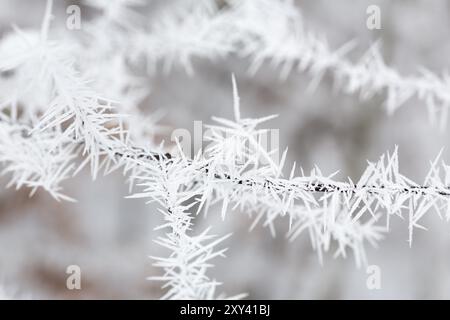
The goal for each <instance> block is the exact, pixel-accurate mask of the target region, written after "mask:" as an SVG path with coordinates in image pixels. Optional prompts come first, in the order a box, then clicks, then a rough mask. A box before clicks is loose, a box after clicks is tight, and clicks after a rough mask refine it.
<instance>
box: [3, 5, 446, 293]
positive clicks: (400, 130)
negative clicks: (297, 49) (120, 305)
mask: <svg viewBox="0 0 450 320" xmlns="http://www.w3.org/2000/svg"><path fill="white" fill-rule="evenodd" d="M70 4H80V3H78V2H77V1H62V0H58V1H55V6H56V8H55V13H56V14H64V11H65V8H66V7H67V6H68V5H70ZM371 4H375V5H378V6H379V7H380V8H381V25H382V29H381V30H368V29H367V28H366V19H367V17H368V15H367V14H366V9H367V7H368V6H369V5H371ZM161 5H165V2H164V1H150V4H149V6H148V10H149V14H150V17H151V10H152V6H161ZM297 5H298V7H299V8H300V9H301V10H302V13H303V18H304V20H305V24H306V26H307V27H308V28H309V29H311V30H314V31H315V32H317V33H319V34H323V35H325V36H326V38H327V39H328V40H329V43H330V46H331V47H332V48H338V47H339V46H341V45H342V44H343V43H345V42H347V41H349V40H351V39H356V40H357V42H358V49H356V50H355V52H354V53H353V54H354V56H355V57H356V58H357V57H358V56H359V55H361V54H363V53H364V52H365V51H366V50H367V49H368V48H369V46H370V44H371V43H373V42H374V41H376V40H381V41H382V43H383V46H382V53H383V56H384V58H385V61H386V62H387V64H388V65H391V66H395V68H396V69H397V70H399V71H400V72H401V73H402V74H412V73H415V72H416V71H417V70H418V68H419V67H421V66H424V67H426V68H428V69H430V70H431V71H433V72H435V73H437V74H441V73H442V72H443V71H444V70H446V69H447V68H448V57H449V54H450V41H449V40H450V2H448V1H446V0H435V1H425V0H408V1H400V0H398V1H388V0H386V1H374V0H371V1H366V0H360V1H351V0H339V1H325V0H315V1H312V0H303V1H297ZM80 6H81V8H82V15H83V14H84V12H86V15H87V16H89V15H90V14H91V13H90V12H89V10H90V9H89V8H88V7H86V6H83V5H82V4H80ZM44 7H45V1H44V0H40V1H31V0H2V1H0V35H4V34H5V33H6V32H9V31H10V30H11V25H12V24H16V25H18V26H20V27H21V28H28V27H38V26H39V25H40V23H41V19H42V16H43V12H44ZM82 17H83V16H82ZM353 54H352V55H353ZM247 68H248V61H245V60H242V59H237V58H227V59H221V60H218V61H215V62H211V61H205V60H201V59H197V60H194V70H195V75H194V76H192V77H191V76H188V75H187V74H186V72H185V71H184V70H183V69H182V68H174V69H172V70H171V71H170V72H169V73H168V74H156V75H154V76H152V77H151V78H149V79H148V80H149V81H148V83H149V86H150V90H151V92H150V95H149V97H148V98H147V99H146V102H145V103H146V104H147V107H148V108H149V110H157V109H161V110H164V111H165V117H164V118H163V119H162V121H161V122H162V123H163V124H164V125H165V126H168V128H172V129H175V128H186V129H188V130H191V131H192V130H193V121H194V120H199V121H200V120H201V121H203V122H209V121H210V118H211V116H213V115H215V116H223V117H231V116H232V87H231V80H230V75H231V73H235V75H236V79H237V82H238V87H239V93H240V97H241V106H242V114H243V116H249V117H260V116H265V115H269V114H273V113H277V114H279V117H278V118H277V119H275V120H273V121H272V122H271V123H270V124H269V127H271V128H278V129H280V144H281V147H282V148H284V147H286V146H289V161H288V163H292V161H294V160H296V161H297V162H298V163H299V164H301V166H302V167H303V168H304V169H305V170H306V171H308V170H310V169H311V168H312V167H313V165H314V164H316V165H318V166H319V167H320V168H321V169H322V171H323V172H324V173H332V172H334V171H336V170H340V174H339V176H340V178H342V179H344V178H346V177H347V176H349V177H351V178H352V179H354V180H357V179H358V178H359V176H360V174H361V173H362V171H363V170H364V168H365V166H366V163H367V162H366V160H373V161H374V160H376V159H377V158H378V157H379V156H380V155H381V154H382V153H383V152H385V151H387V150H393V148H394V146H395V145H398V146H399V158H400V164H401V171H402V173H403V174H405V175H406V176H408V177H410V178H412V179H414V180H416V181H422V179H423V178H424V176H425V174H426V173H427V170H428V168H429V161H430V160H432V159H434V157H435V156H436V155H437V154H438V152H439V151H440V149H441V148H442V147H447V140H448V139H447V137H448V136H449V131H448V130H450V129H447V130H444V131H441V130H439V128H437V127H433V126H432V125H431V124H430V123H429V121H428V115H427V111H426V108H425V106H424V105H423V103H421V102H420V101H416V100H411V101H408V102H407V103H406V104H405V105H404V106H403V107H402V108H400V109H399V110H398V111H397V112H396V113H395V114H394V115H392V116H388V115H387V113H386V112H385V110H384V109H383V107H382V104H383V96H378V97H375V98H373V99H371V100H369V101H361V100H359V99H358V97H357V96H356V95H354V96H349V95H346V94H344V93H342V92H339V91H336V90H334V89H333V86H332V81H331V79H330V78H324V79H323V81H322V82H321V83H320V85H319V86H318V87H317V89H316V90H315V91H314V92H309V91H308V90H307V88H308V85H309V84H310V82H311V77H310V76H309V75H307V74H299V73H292V74H291V75H290V76H289V77H288V78H287V80H283V81H282V80H280V76H279V72H277V70H274V69H273V68H271V67H270V66H268V65H263V67H262V68H261V69H260V70H259V71H258V72H257V73H256V75H254V76H250V75H249V74H248V72H247ZM169 137H170V135H169ZM444 159H445V160H447V161H450V149H449V148H446V149H445V150H444ZM0 181H1V184H0V185H1V188H0V287H3V289H4V290H5V292H8V294H9V295H10V296H15V297H18V298H20V297H25V298H32V299H66V298H68V299H102V298H108V299H109V298H111V299H157V298H159V297H160V296H161V295H162V291H161V288H160V285H161V284H160V283H156V282H151V281H147V280H146V279H145V278H146V277H148V276H153V275H159V274H160V273H161V270H159V269H157V268H154V267H152V260H151V259H150V258H148V256H149V255H153V256H154V255H158V253H160V252H161V249H160V248H159V247H158V246H157V245H156V244H154V243H153V242H152V239H154V238H155V237H156V236H157V234H158V232H160V231H154V230H153V228H154V227H155V226H157V225H158V224H159V223H160V222H161V216H160V215H159V214H157V212H156V208H155V207H153V206H151V205H146V204H145V203H144V201H143V200H135V199H125V196H126V195H127V194H128V187H127V186H126V185H125V184H124V178H123V177H122V176H121V175H120V173H114V174H111V175H108V176H105V177H99V178H98V179H97V180H96V181H92V180H91V178H90V175H89V173H88V172H82V173H81V174H79V175H78V176H77V177H76V178H74V179H72V180H69V181H67V182H66V184H65V190H67V193H68V194H69V195H70V196H72V197H75V198H76V199H77V200H78V202H77V203H58V202H56V201H54V200H53V199H52V198H51V197H49V196H48V195H47V194H45V193H44V192H38V193H37V194H36V195H35V196H33V197H31V198H30V197H28V190H12V189H6V179H4V180H0ZM219 210H220V208H217V211H219ZM393 222H394V223H393V225H392V230H391V232H390V233H388V234H387V236H386V239H385V240H383V241H382V242H380V246H379V248H371V247H367V249H368V250H367V254H368V258H369V264H375V265H378V266H379V267H380V270H381V289H380V290H369V289H367V286H366V279H367V277H368V274H367V273H366V270H365V269H364V268H360V269H358V268H356V266H355V263H354V261H353V259H352V257H348V258H347V259H333V256H332V252H329V253H328V254H327V255H326V256H325V260H324V264H323V265H322V266H321V265H320V264H319V260H318V258H317V255H316V253H315V252H314V251H313V250H312V248H311V245H310V242H309V239H308V236H307V235H306V234H304V235H303V236H301V237H300V238H298V239H297V240H296V241H294V242H292V243H290V242H289V241H287V239H286V238H285V237H284V233H283V231H284V230H286V228H287V223H288V221H287V220H286V221H278V226H277V227H278V230H277V231H278V233H277V236H276V237H275V238H273V237H272V236H271V235H270V232H269V230H267V229H264V228H262V227H257V228H256V229H255V230H254V231H252V232H248V228H249V226H250V224H251V221H250V220H249V219H248V217H247V215H245V214H243V213H239V212H237V211H236V212H232V213H231V214H229V215H228V216H227V218H226V220H225V221H223V222H222V221H221V219H220V212H218V213H217V214H214V212H211V213H210V214H209V215H208V218H207V219H205V218H203V217H202V216H200V217H199V218H198V219H197V221H196V223H197V226H198V228H199V230H202V229H204V227H205V226H207V225H213V226H214V228H213V230H212V231H213V233H215V234H218V235H223V234H226V233H229V232H232V233H233V236H232V237H231V238H229V239H228V240H226V242H225V245H226V246H228V247H229V250H228V252H227V258H226V259H223V258H218V259H216V260H215V264H216V267H215V268H214V269H212V270H211V271H210V275H211V276H212V277H213V278H215V279H217V280H218V281H221V282H223V283H224V284H223V285H222V286H221V287H219V291H224V292H226V293H228V294H237V293H241V292H247V293H248V294H249V298H251V299H349V298H353V299H366V298H368V299H372V298H373V299H381V298H386V299H392V298H402V299H403V298H404V299H413V298H424V299H431V298H437V299H440V298H447V299H448V298H450V229H449V225H448V224H447V223H446V222H445V221H442V220H440V219H439V217H438V216H437V215H435V216H433V215H430V216H428V217H427V218H426V220H425V222H424V223H425V226H426V227H427V228H428V231H426V232H425V231H422V230H418V231H416V233H415V238H414V242H413V246H412V248H409V244H408V242H407V239H408V230H407V224H406V222H405V221H402V220H401V219H394V221H393ZM69 265H78V266H80V268H81V271H82V281H81V285H82V289H81V290H68V289H67V288H66V278H67V277H68V274H66V268H67V266H69ZM0 291H1V290H0ZM0 295H1V294H0Z"/></svg>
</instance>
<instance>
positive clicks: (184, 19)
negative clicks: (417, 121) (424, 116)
mask: <svg viewBox="0 0 450 320" xmlns="http://www.w3.org/2000/svg"><path fill="white" fill-rule="evenodd" d="M205 3H208V4H209V5H205ZM129 42H130V46H131V47H132V48H133V50H130V56H131V58H132V59H134V60H135V59H136V56H144V57H146V59H147V63H148V65H149V68H150V70H155V66H156V65H157V63H158V62H162V63H163V64H164V70H166V71H168V70H169V69H170V68H171V67H172V66H173V65H177V64H178V65H182V66H183V67H184V68H185V69H186V71H187V72H188V73H189V74H192V73H193V67H192V62H191V60H192V59H193V58H196V57H198V58H207V59H211V60H213V59H217V58H220V57H222V56H226V55H230V54H232V55H237V56H241V57H245V58H248V59H249V61H250V67H249V72H250V73H255V72H256V71H257V70H258V69H259V68H260V67H261V65H263V64H264V63H269V64H270V65H272V66H274V67H279V68H280V70H281V71H280V74H281V77H282V78H283V79H284V78H286V77H287V76H288V75H289V73H291V72H293V71H300V72H307V73H309V74H310V75H311V76H312V77H313V78H314V81H313V82H312V83H311V88H314V87H315V86H316V85H317V84H318V82H319V81H320V80H321V79H322V77H323V76H324V75H325V74H326V73H330V74H331V75H332V76H333V79H334V81H335V83H336V84H337V86H338V87H340V88H342V90H343V91H345V92H347V93H349V94H359V95H360V97H361V98H364V99H367V98H370V97H372V96H373V95H375V94H386V100H385V106H386V108H387V110H388V111H389V112H390V113H392V112H394V111H396V110H397V109H398V108H399V107H401V106H402V105H403V104H404V103H405V102H406V101H407V100H409V99H411V98H413V97H416V98H418V99H420V100H421V101H422V102H424V103H425V105H426V107H427V108H428V110H429V115H430V119H431V121H432V122H439V124H440V125H441V126H442V127H443V126H445V125H446V122H447V118H448V109H449V107H450V90H449V88H450V77H449V76H448V73H444V74H443V75H442V76H439V75H436V74H434V73H432V72H430V71H428V70H426V69H425V68H421V69H419V70H418V73H417V74H416V75H409V76H405V75H402V74H400V73H399V72H398V71H397V70H396V69H395V68H393V67H389V66H387V65H386V63H385V62H384V60H383V58H382V54H381V52H380V50H379V43H376V44H374V45H373V46H372V47H371V48H370V49H369V50H368V51H367V53H366V54H365V55H364V56H363V57H361V59H360V60H359V61H357V62H354V61H352V60H350V59H348V58H347V57H346V55H347V54H348V53H349V52H350V51H351V50H352V49H353V47H354V41H350V42H348V43H346V44H344V45H343V46H342V47H341V48H339V49H337V50H335V49H332V48H330V46H329V44H328V42H327V40H326V39H324V37H321V36H318V35H317V34H316V33H314V32H312V31H310V30H308V28H307V27H306V26H305V25H304V22H303V19H302V15H301V12H300V9H299V8H298V7H297V6H295V5H294V3H293V1H291V0H258V1H245V0H228V1H225V4H224V5H222V6H221V7H219V6H218V5H217V3H216V1H214V0H210V1H206V2H205V1H198V3H197V4H196V5H193V4H192V3H191V2H187V3H186V4H185V5H183V4H178V9H174V10H167V12H166V13H165V14H164V15H162V17H161V18H160V19H157V20H156V21H154V22H152V25H151V27H150V28H149V31H147V30H146V31H142V32H136V33H135V36H134V37H131V38H130V39H129Z"/></svg>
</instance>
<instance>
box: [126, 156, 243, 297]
mask: <svg viewBox="0 0 450 320" xmlns="http://www.w3.org/2000/svg"><path fill="white" fill-rule="evenodd" d="M140 165H141V168H140V175H139V176H137V177H135V179H136V180H137V184H138V186H141V187H142V188H143V192H142V193H139V194H135V195H134V196H133V197H134V198H146V199H149V202H152V201H156V202H158V203H159V204H160V205H161V206H162V207H163V209H160V210H159V211H160V213H162V214H163V217H164V224H162V225H160V226H159V227H157V228H156V230H159V229H163V230H168V232H167V233H166V235H165V237H159V238H158V239H157V240H156V243H158V244H159V245H161V246H162V247H165V248H166V249H169V250H170V251H171V254H170V256H169V257H152V258H153V259H155V260H156V261H157V262H156V263H155V266H157V267H161V268H163V269H164V275H163V276H160V277H150V278H149V279H151V280H159V281H164V282H165V283H164V285H163V288H168V291H167V293H166V294H165V295H164V296H163V297H162V299H183V300H186V299H196V300H199V299H201V300H204V299H214V298H215V297H216V287H217V285H219V283H218V282H216V281H214V280H210V279H209V277H208V276H207V275H206V271H207V270H208V269H209V268H211V267H212V266H213V265H212V264H211V260H212V259H213V258H215V257H218V256H224V253H225V251H226V249H221V250H218V251H215V248H216V247H217V245H219V244H220V243H221V242H222V241H223V240H225V239H226V238H227V237H228V236H224V237H222V238H216V237H215V236H212V235H211V234H210V233H209V228H208V229H206V230H205V231H203V232H202V233H200V234H198V235H196V236H192V235H191V233H193V230H192V229H193V219H194V217H193V216H192V213H191V212H190V209H191V208H192V207H193V206H194V205H196V201H191V203H189V201H190V200H192V199H191V198H192V197H193V195H195V194H198V193H202V190H201V185H199V184H193V183H192V182H193V181H195V180H197V179H199V175H200V174H201V171H200V170H198V169H199V166H202V164H200V163H198V164H197V163H195V162H190V163H189V165H188V163H187V159H186V158H178V159H168V158H166V157H164V156H162V157H160V158H159V159H156V158H154V161H145V162H142V161H140ZM239 297H241V296H237V297H235V298H239Z"/></svg>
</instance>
